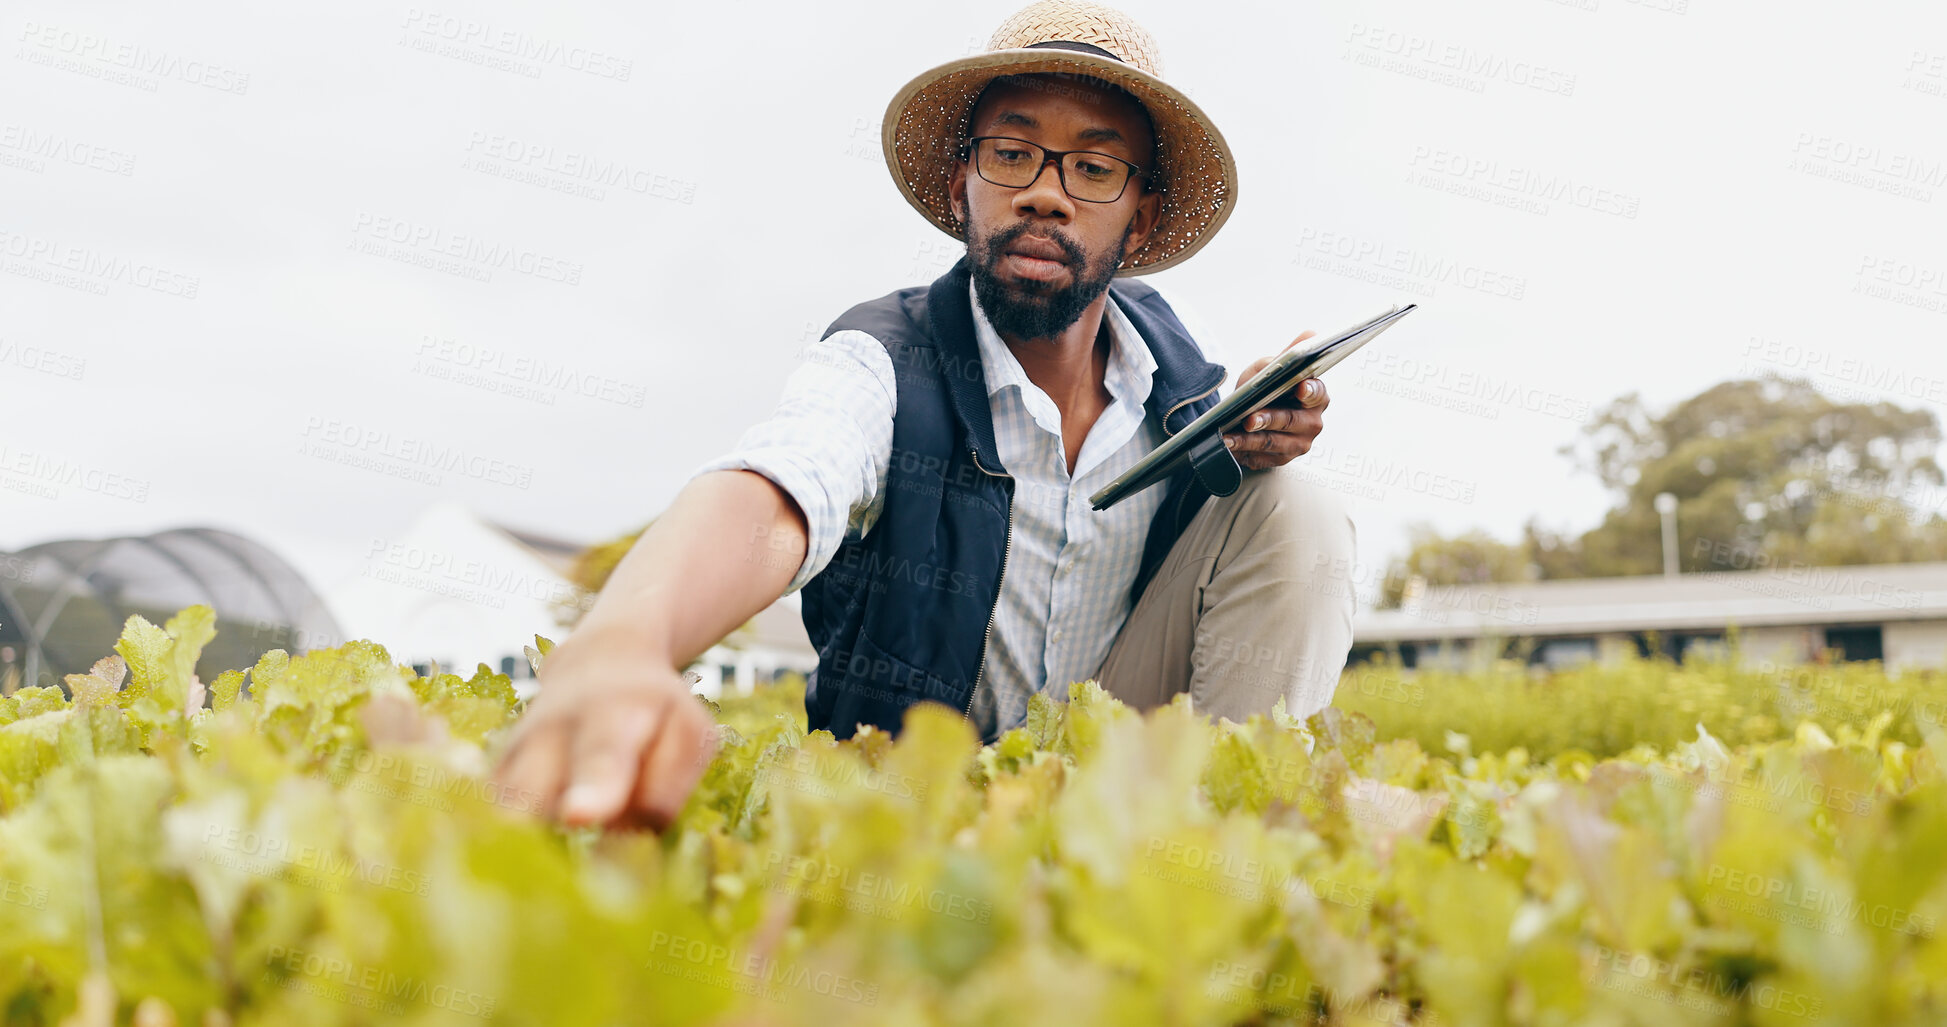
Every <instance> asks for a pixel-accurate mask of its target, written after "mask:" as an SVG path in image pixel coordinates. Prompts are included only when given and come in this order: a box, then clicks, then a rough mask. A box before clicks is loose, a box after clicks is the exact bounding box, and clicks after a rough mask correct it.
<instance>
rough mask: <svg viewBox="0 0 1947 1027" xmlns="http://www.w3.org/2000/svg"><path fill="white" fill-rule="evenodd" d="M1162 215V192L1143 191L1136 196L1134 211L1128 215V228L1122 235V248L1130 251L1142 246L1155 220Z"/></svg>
mask: <svg viewBox="0 0 1947 1027" xmlns="http://www.w3.org/2000/svg"><path fill="white" fill-rule="evenodd" d="M1162 216H1163V194H1162V193H1159V192H1148V191H1145V192H1144V193H1143V194H1142V195H1141V196H1139V197H1137V198H1136V212H1135V213H1134V214H1132V215H1130V217H1129V228H1128V230H1127V231H1125V232H1124V233H1123V235H1122V238H1123V248H1124V249H1126V250H1128V251H1129V252H1130V253H1134V252H1136V251H1137V250H1140V249H1142V248H1143V244H1144V243H1146V242H1148V241H1149V235H1150V233H1151V232H1154V231H1155V230H1156V222H1157V221H1159V220H1161V219H1162Z"/></svg>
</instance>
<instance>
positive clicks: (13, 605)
mask: <svg viewBox="0 0 1947 1027" xmlns="http://www.w3.org/2000/svg"><path fill="white" fill-rule="evenodd" d="M198 603H201V604H204V605H207V606H209V607H210V608H211V609H213V610H215V611H216V616H217V635H216V639H215V640H214V641H212V642H211V643H210V644H209V645H208V646H207V647H206V648H204V650H203V653H202V657H201V659H200V660H198V662H197V664H196V672H197V674H198V675H199V676H200V677H201V678H202V679H203V680H204V681H212V680H214V679H215V676H216V675H217V674H219V673H221V672H223V671H225V670H229V669H232V668H237V667H247V666H250V665H251V664H252V663H254V662H256V659H257V657H258V656H259V655H261V654H262V653H263V652H264V651H265V650H267V649H280V648H281V649H286V650H289V651H291V652H298V651H301V650H305V649H310V648H316V647H318V646H331V645H336V644H339V643H340V642H342V641H343V639H342V637H340V635H339V631H338V626H337V623H336V621H335V620H334V619H333V618H332V616H331V613H330V611H329V610H328V609H327V608H326V606H325V604H324V602H323V600H321V599H320V598H319V597H318V595H317V594H316V593H315V592H313V591H312V589H311V586H310V584H309V583H308V582H306V581H305V580H304V578H303V576H302V575H300V574H299V573H298V572H297V570H296V569H295V568H293V567H292V566H291V565H290V564H289V563H287V562H285V561H284V560H283V559H282V558H280V557H278V556H277V555H276V554H275V553H272V552H271V551H270V550H268V549H266V548H264V547H263V546H261V545H258V544H257V543H255V542H252V541H250V540H249V539H246V538H243V537H242V536H239V535H236V534H233V533H231V532H227V531H221V530H218V529H214V528H179V529H173V530H170V531H163V532H158V533H156V534H153V535H142V536H130V537H122V538H107V539H69V540H60V541H54V542H44V543H41V544H40V545H36V546H31V547H29V548H27V549H23V550H21V551H19V552H17V553H12V554H8V555H5V556H3V557H0V689H4V690H5V691H12V690H13V689H14V688H17V687H19V686H22V685H58V684H60V683H61V682H62V679H63V677H64V676H65V675H68V674H77V673H82V672H84V671H86V670H87V669H88V668H89V667H90V666H92V665H93V664H94V662H95V661H96V660H98V659H100V658H101V656H102V655H103V654H104V653H107V652H110V651H112V649H113V646H114V644H115V640H116V639H117V638H118V637H120V635H121V633H122V625H123V624H124V623H126V622H127V620H128V618H129V617H130V616H132V615H136V614H140V615H141V616H143V617H146V618H148V619H149V620H150V621H153V622H155V623H156V624H162V623H163V622H164V621H166V620H167V619H168V618H169V617H171V616H173V615H174V614H175V613H176V611H178V610H181V609H183V608H184V607H186V606H192V605H195V604H198Z"/></svg>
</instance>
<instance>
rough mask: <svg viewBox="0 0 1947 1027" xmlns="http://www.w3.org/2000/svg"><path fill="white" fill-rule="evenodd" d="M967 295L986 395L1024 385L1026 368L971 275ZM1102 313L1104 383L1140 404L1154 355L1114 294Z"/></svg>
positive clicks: (1120, 396)
mask: <svg viewBox="0 0 1947 1027" xmlns="http://www.w3.org/2000/svg"><path fill="white" fill-rule="evenodd" d="M967 295H968V297H969V299H970V301H971V303H972V306H973V319H974V337H975V338H976V339H978V340H979V342H980V363H981V368H982V371H983V372H984V373H985V374H986V377H987V395H988V396H989V397H992V396H993V395H994V394H995V393H998V392H1000V391H1001V390H1002V389H1004V388H1006V387H1008V386H1009V385H1019V386H1022V387H1023V389H1025V387H1026V386H1027V385H1029V384H1031V383H1030V382H1029V381H1028V375H1027V372H1026V371H1024V370H1022V369H1021V361H1020V360H1019V359H1017V358H1016V357H1015V356H1014V351H1013V350H1011V349H1009V348H1008V347H1007V343H1005V342H1003V341H1001V337H1000V333H999V332H996V331H995V330H994V325H993V322H991V321H989V320H987V312H986V311H985V310H982V309H981V306H980V293H979V292H978V291H977V290H975V289H974V285H973V280H972V278H969V279H968V280H967ZM1103 315H1104V317H1105V318H1106V319H1107V320H1108V322H1109V364H1108V367H1107V368H1106V369H1105V372H1104V375H1103V379H1104V381H1103V383H1104V384H1105V385H1106V386H1107V387H1108V390H1109V394H1110V395H1112V396H1114V397H1115V398H1117V399H1120V400H1126V401H1128V402H1129V403H1130V404H1132V405H1140V404H1142V403H1143V402H1146V401H1147V400H1148V399H1149V387H1150V384H1151V382H1152V380H1153V378H1154V375H1155V372H1156V358H1155V356H1154V355H1152V354H1151V353H1150V352H1149V344H1148V343H1146V342H1144V341H1143V337H1142V333H1140V332H1138V331H1136V326H1135V325H1133V324H1130V323H1129V317H1128V315H1126V314H1124V313H1123V312H1122V307H1121V306H1120V305H1119V304H1117V303H1116V301H1115V300H1114V298H1110V299H1109V300H1108V302H1106V303H1104V304H1103Z"/></svg>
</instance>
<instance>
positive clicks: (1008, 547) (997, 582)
mask: <svg viewBox="0 0 1947 1027" xmlns="http://www.w3.org/2000/svg"><path fill="white" fill-rule="evenodd" d="M967 454H968V455H969V456H971V457H973V462H974V466H975V467H980V470H981V471H982V472H983V473H985V474H987V475H989V476H991V477H995V478H1006V479H1007V481H1008V487H1007V505H1008V510H1007V529H1006V534H1005V535H1004V536H1003V541H1002V542H1001V569H1000V573H999V574H996V575H994V605H993V606H991V607H988V609H987V631H986V633H985V634H983V635H982V636H981V639H980V664H979V665H978V666H977V667H976V668H975V669H974V684H973V690H972V691H969V692H968V693H967V708H966V709H965V710H963V711H962V712H961V716H964V717H966V718H967V720H968V721H969V722H971V721H972V720H973V706H974V696H976V695H979V694H980V679H981V678H982V677H984V676H985V675H986V674H987V645H988V643H989V642H991V641H993V638H994V613H995V611H997V610H999V609H1000V607H1001V581H1002V580H1003V579H1005V578H1006V577H1007V558H1008V556H1009V555H1010V554H1011V553H1012V552H1013V551H1014V485H1013V482H1014V476H1013V475H1011V474H1007V473H1003V472H995V471H989V470H987V468H985V467H981V466H980V452H979V451H978V450H975V449H971V448H969V449H968V450H967Z"/></svg>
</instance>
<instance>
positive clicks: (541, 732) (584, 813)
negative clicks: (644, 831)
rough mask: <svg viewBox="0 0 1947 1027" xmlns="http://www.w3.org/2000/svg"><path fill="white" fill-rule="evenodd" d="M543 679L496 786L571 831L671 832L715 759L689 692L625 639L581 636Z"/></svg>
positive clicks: (709, 729)
mask: <svg viewBox="0 0 1947 1027" xmlns="http://www.w3.org/2000/svg"><path fill="white" fill-rule="evenodd" d="M538 677H539V680H540V683H541V690H540V693H539V694H537V695H536V696H535V697H534V698H533V699H531V700H529V702H528V709H527V711H526V713H525V714H523V715H522V717H521V723H520V725H519V726H518V727H516V728H515V731H514V738H513V741H512V742H511V743H510V744H509V745H508V747H507V750H506V751H505V752H504V753H503V754H502V756H501V759H500V763H499V765H498V766H497V767H495V769H494V774H493V777H494V780H495V781H496V782H497V783H498V784H499V785H501V786H502V787H503V788H507V789H512V790H514V793H515V794H517V795H525V796H531V797H534V799H535V805H537V806H538V807H539V809H538V812H540V813H542V814H543V815H545V816H549V817H554V818H557V819H559V820H561V821H562V822H563V823H566V824H568V825H570V826H576V827H580V826H586V825H589V824H600V825H602V826H604V827H648V828H651V829H653V830H657V831H660V830H662V829H663V828H665V827H668V826H669V824H670V823H671V822H672V821H673V820H675V819H676V814H677V813H678V812H680V811H681V810H682V808H683V804H684V803H685V802H686V801H688V799H689V795H690V792H691V791H692V790H694V789H695V788H696V783H697V782H698V781H699V780H701V779H702V777H703V771H704V769H705V768H706V767H708V766H709V763H710V759H711V758H712V757H713V756H714V755H715V754H716V747H717V732H716V724H715V722H714V721H713V720H712V719H711V717H710V714H709V711H708V710H707V709H705V708H704V706H703V704H702V703H700V702H698V701H697V700H696V698H695V697H694V696H692V695H691V694H690V687H689V682H688V681H687V680H685V679H684V678H683V676H682V675H681V674H680V673H679V672H678V671H677V670H676V668H674V667H672V666H671V665H670V662H669V661H668V660H664V659H658V658H656V657H655V656H653V655H651V654H647V653H644V652H642V651H641V650H640V649H638V648H637V647H635V646H633V645H630V644H628V642H627V641H626V638H625V636H623V635H621V634H620V633H610V634H608V635H603V634H600V633H587V634H584V633H577V634H576V635H574V636H572V637H570V638H569V639H567V640H565V641H563V642H562V643H561V644H560V645H558V646H556V647H555V648H554V649H553V650H552V651H551V652H549V653H548V655H547V657H546V658H545V659H543V660H542V661H541V669H540V672H539V675H538Z"/></svg>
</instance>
